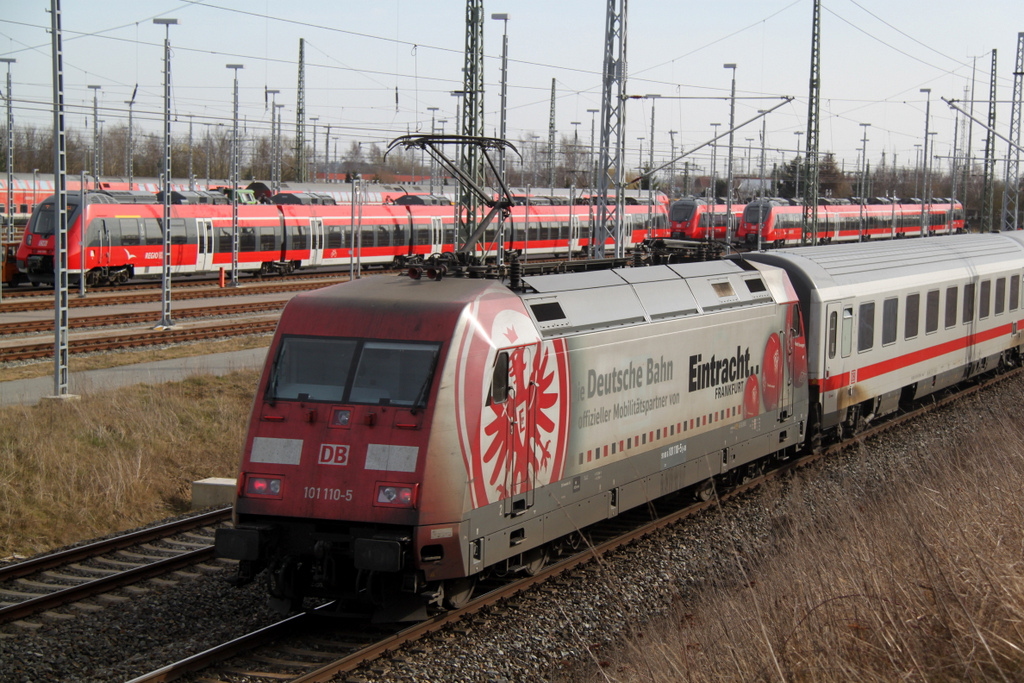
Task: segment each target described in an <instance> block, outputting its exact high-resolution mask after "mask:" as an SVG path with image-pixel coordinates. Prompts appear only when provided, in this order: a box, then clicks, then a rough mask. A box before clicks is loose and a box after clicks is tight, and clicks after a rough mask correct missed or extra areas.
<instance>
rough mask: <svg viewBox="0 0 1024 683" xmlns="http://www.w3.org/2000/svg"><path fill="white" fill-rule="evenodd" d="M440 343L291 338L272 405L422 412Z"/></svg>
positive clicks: (274, 382)
mask: <svg viewBox="0 0 1024 683" xmlns="http://www.w3.org/2000/svg"><path fill="white" fill-rule="evenodd" d="M440 347H441V345H440V344H439V343H424V342H405V341H387V340H371V339H338V338H332V337H298V336H289V337H285V338H284V339H283V340H282V342H281V347H280V350H279V351H278V354H277V359H276V361H275V362H274V369H273V375H272V377H271V380H270V383H269V384H268V386H267V397H266V398H267V400H268V401H323V402H332V403H339V402H340V403H352V404H366V405H392V406H406V407H410V408H422V407H423V406H424V405H425V404H426V400H427V393H428V391H429V389H430V383H431V380H432V378H433V375H434V367H435V365H436V364H437V356H438V352H439V350H440Z"/></svg>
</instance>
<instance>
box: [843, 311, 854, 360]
mask: <svg viewBox="0 0 1024 683" xmlns="http://www.w3.org/2000/svg"><path fill="white" fill-rule="evenodd" d="M852 350H853V307H852V306H850V307H846V308H844V309H843V349H842V352H843V358H846V357H847V356H849V355H850V352H851V351H852Z"/></svg>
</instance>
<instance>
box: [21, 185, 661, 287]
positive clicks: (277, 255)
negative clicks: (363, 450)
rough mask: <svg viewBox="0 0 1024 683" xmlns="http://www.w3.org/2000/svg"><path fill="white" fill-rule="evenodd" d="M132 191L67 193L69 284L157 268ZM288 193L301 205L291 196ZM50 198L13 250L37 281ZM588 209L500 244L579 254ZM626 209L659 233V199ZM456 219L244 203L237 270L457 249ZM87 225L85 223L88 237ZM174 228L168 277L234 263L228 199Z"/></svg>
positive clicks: (147, 224)
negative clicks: (131, 198) (83, 197)
mask: <svg viewBox="0 0 1024 683" xmlns="http://www.w3.org/2000/svg"><path fill="white" fill-rule="evenodd" d="M182 194H183V193H182ZM126 196H127V195H124V194H120V195H117V196H115V195H114V194H112V193H105V192H98V193H97V192H88V193H86V197H87V199H88V201H87V203H86V204H85V205H84V206H83V205H82V201H81V195H80V194H78V193H70V194H69V195H68V226H69V229H68V277H69V280H70V281H72V282H77V281H78V278H79V277H80V275H81V274H82V273H83V272H85V274H86V282H87V283H88V284H90V285H94V284H108V283H114V284H116V283H122V282H127V281H129V280H131V279H132V278H135V277H157V276H159V275H160V274H161V269H162V264H163V252H162V245H163V241H162V240H163V233H162V230H161V225H160V224H161V221H162V216H163V206H162V204H156V203H148V201H147V200H146V195H142V196H137V197H136V198H137V199H139V200H140V202H141V203H133V204H125V203H114V202H119V201H123V200H124V198H125V197H126ZM149 197H150V200H149V201H155V197H154V196H152V195H149ZM285 199H287V200H289V201H297V200H296V199H295V195H290V196H285V197H282V200H285ZM53 203H54V199H53V198H52V197H51V198H50V199H47V200H45V201H44V202H43V203H42V204H41V205H40V206H39V207H38V208H37V210H36V211H35V213H34V214H33V216H32V219H31V221H30V223H29V225H28V227H27V229H26V230H25V233H24V236H23V238H22V241H21V244H20V245H19V247H18V250H17V257H16V258H17V265H18V270H19V271H20V273H21V274H22V275H23V276H24V277H25V278H27V279H28V280H29V281H30V282H32V283H33V284H36V285H38V284H44V283H45V284H52V283H53V277H54V276H53V254H54V242H55V237H54V229H55V225H54V215H55V214H54V211H53ZM591 209H592V207H590V206H586V205H583V206H581V205H572V204H561V205H559V204H549V205H539V204H531V205H529V206H526V205H517V206H514V207H512V208H511V212H510V216H509V218H508V219H507V220H506V221H505V230H506V238H505V241H504V246H505V247H506V248H507V249H514V250H522V252H523V253H524V254H526V255H567V254H578V253H581V252H583V251H585V250H586V249H587V247H588V246H589V244H590V235H589V226H590V220H591V212H592V211H591ZM625 211H626V215H625V217H624V218H625V221H624V222H625V225H626V228H627V230H628V234H629V236H630V243H631V244H634V245H635V244H639V243H641V242H642V241H643V240H644V239H645V238H647V237H651V236H662V235H663V233H664V231H665V229H666V226H667V215H666V213H667V212H666V210H665V208H664V207H663V205H660V204H658V205H654V206H645V205H640V204H629V205H627V206H626V208H625ZM354 214H355V215H354ZM353 222H355V224H356V226H357V229H355V230H353ZM454 223H455V213H454V207H452V206H450V205H449V206H445V205H441V204H434V205H426V204H417V205H411V204H410V205H402V204H397V203H396V204H363V205H362V206H361V208H360V209H359V210H358V211H353V207H352V206H351V205H348V204H321V205H316V204H303V203H271V204H254V205H239V207H238V226H239V256H238V268H239V270H240V271H242V272H245V273H250V274H271V273H288V272H291V271H293V270H295V269H297V268H306V267H318V266H349V265H351V264H352V262H353V259H354V258H356V257H358V260H359V263H360V264H361V265H362V266H373V265H385V266H386V265H390V264H394V263H400V262H401V261H402V260H403V259H406V258H408V257H410V256H417V255H418V256H429V255H430V254H435V253H441V252H442V251H445V250H447V251H451V249H452V246H451V245H452V242H453V238H454ZM83 225H87V226H88V227H87V229H86V230H85V233H84V235H83V230H82V226H83ZM497 229H498V228H497V224H496V223H495V224H493V225H492V227H491V228H490V229H489V230H488V232H487V234H486V235H485V236H484V239H483V240H482V241H481V242H482V243H481V245H480V247H479V250H480V252H481V253H489V254H493V253H494V252H495V249H496V247H497V240H498V235H497ZM170 231H171V272H172V274H194V273H214V272H217V271H218V270H219V269H221V268H225V269H230V268H231V255H232V245H231V237H232V207H231V206H230V205H227V204H219V205H218V204H173V205H172V206H171V220H170ZM83 246H84V250H83ZM356 251H358V254H357V253H356Z"/></svg>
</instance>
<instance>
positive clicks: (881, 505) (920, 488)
mask: <svg viewBox="0 0 1024 683" xmlns="http://www.w3.org/2000/svg"><path fill="white" fill-rule="evenodd" d="M951 431H953V430H951ZM970 437H973V438H970ZM970 437H967V438H964V437H963V436H961V438H960V439H958V440H953V441H952V442H951V443H950V442H947V443H940V444H932V445H929V446H926V447H923V448H922V451H923V452H922V453H921V454H920V455H921V456H922V457H916V456H915V457H914V458H911V459H908V460H904V461H903V462H900V463H899V464H897V465H894V466H891V467H889V468H886V469H883V470H875V471H874V472H873V473H871V475H870V476H860V477H859V478H854V479H855V480H854V481H844V482H837V483H836V484H835V485H832V486H827V485H822V484H821V483H820V482H819V483H814V484H808V483H804V484H801V482H800V481H799V480H797V481H794V482H792V483H791V484H789V485H788V486H787V488H788V489H789V490H788V493H789V494H790V495H789V501H790V502H789V503H787V505H786V506H785V508H784V510H783V511H782V512H781V513H778V516H777V518H776V520H775V528H774V534H772V535H773V538H772V539H771V541H770V542H769V543H767V545H769V546H773V551H772V552H767V550H766V549H765V546H766V541H765V539H764V538H760V539H755V538H751V537H749V536H748V537H746V538H744V536H743V532H741V531H739V530H736V537H735V538H736V553H735V557H736V562H735V571H734V572H733V574H732V577H730V578H728V579H724V580H721V581H719V582H717V583H716V584H715V585H712V586H709V587H706V588H703V589H700V590H699V591H698V594H697V595H696V596H695V597H694V598H692V599H688V600H687V601H686V603H685V605H684V606H681V607H680V608H679V609H678V610H677V611H676V612H675V613H674V614H673V615H672V616H671V617H669V618H668V619H666V620H665V622H664V623H662V624H660V625H658V626H657V627H655V628H654V629H653V630H651V629H649V630H648V632H647V635H646V636H637V637H635V638H633V639H632V640H630V641H629V642H628V643H627V644H626V645H625V646H624V647H623V648H622V650H620V652H619V653H618V654H617V656H616V657H614V658H611V660H610V661H608V662H605V663H604V664H605V666H604V667H603V671H602V672H601V674H597V672H594V673H595V674H596V675H595V676H594V678H595V679H596V678H602V677H603V678H604V679H605V680H609V681H615V682H616V683H634V682H637V681H650V682H659V683H660V682H662V681H694V682H697V681H725V680H729V681H953V680H956V681H961V680H970V681H1019V680H1022V679H1024V503H1022V497H1021V492H1022V491H1024V435H1022V431H1021V429H1020V427H1019V425H1018V422H1017V421H1016V420H1014V419H1007V416H1006V414H1005V413H1003V412H1002V411H998V414H996V415H991V416H990V417H989V419H988V420H987V421H986V422H985V423H984V424H979V425H978V429H977V431H976V432H975V433H974V434H973V435H970ZM723 523H725V522H724V521H723ZM755 546H760V547H761V548H762V550H764V552H762V553H760V554H757V553H751V552H749V549H750V548H751V547H755ZM765 556H766V559H764V560H761V559H760V557H765ZM602 674H603V676H602Z"/></svg>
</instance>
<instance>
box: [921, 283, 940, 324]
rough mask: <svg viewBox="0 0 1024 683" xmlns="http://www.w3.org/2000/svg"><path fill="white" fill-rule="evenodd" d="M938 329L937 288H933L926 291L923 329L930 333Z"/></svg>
mask: <svg viewBox="0 0 1024 683" xmlns="http://www.w3.org/2000/svg"><path fill="white" fill-rule="evenodd" d="M937 329H939V290H937V289H933V290H932V291H930V292H928V300H927V301H926V302H925V313H924V331H925V334H931V333H932V332H934V331H935V330H937Z"/></svg>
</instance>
